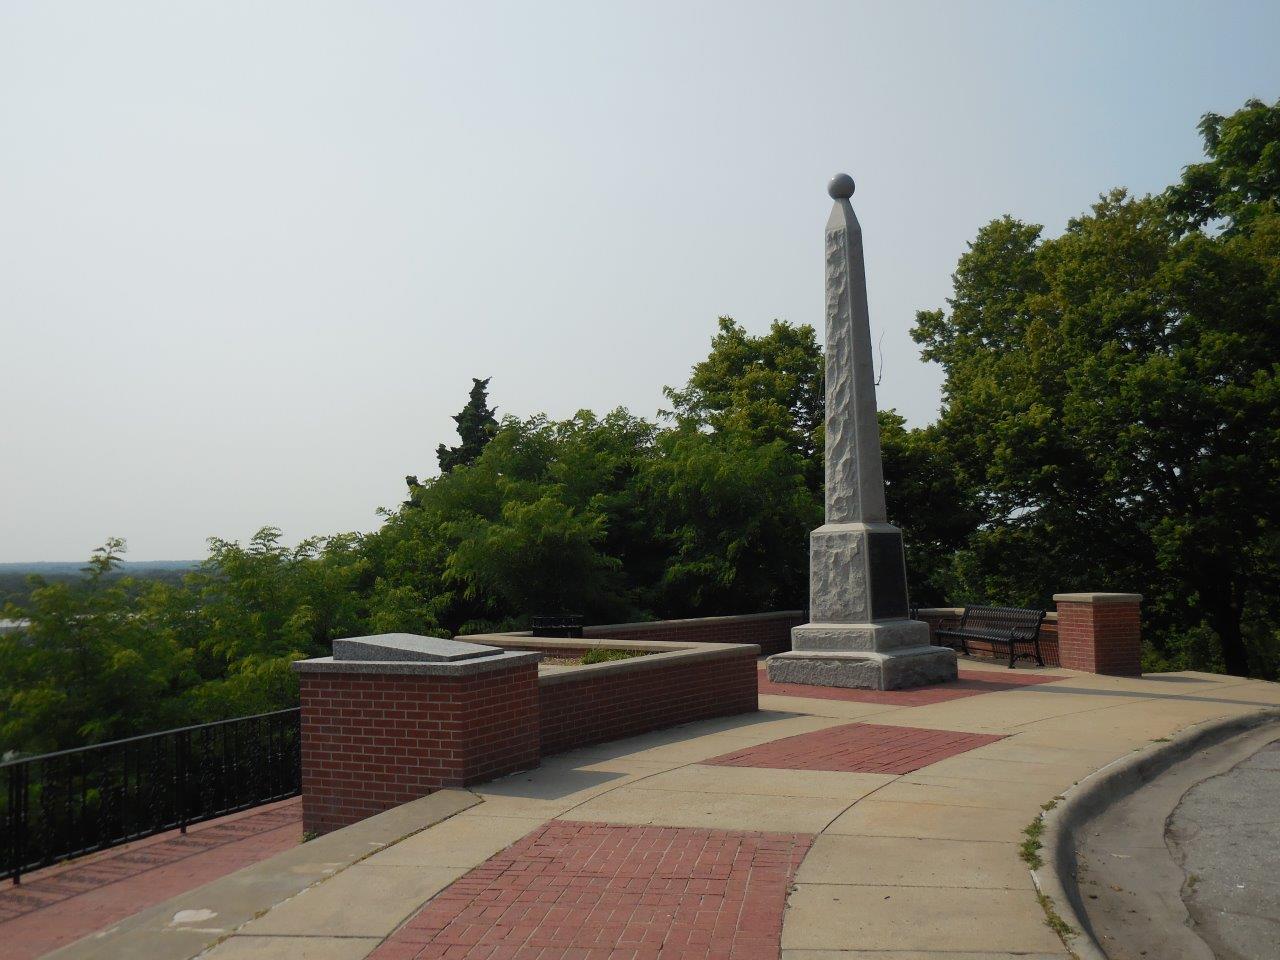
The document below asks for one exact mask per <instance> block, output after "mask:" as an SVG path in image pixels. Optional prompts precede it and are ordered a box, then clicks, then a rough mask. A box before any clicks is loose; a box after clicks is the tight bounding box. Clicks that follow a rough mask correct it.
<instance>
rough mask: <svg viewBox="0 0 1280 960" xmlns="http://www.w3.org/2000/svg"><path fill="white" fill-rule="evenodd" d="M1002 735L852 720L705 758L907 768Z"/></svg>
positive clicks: (854, 769)
mask: <svg viewBox="0 0 1280 960" xmlns="http://www.w3.org/2000/svg"><path fill="white" fill-rule="evenodd" d="M1002 739H1004V738H1003V736H998V735H990V734H981V733H956V732H955V731H953V730H929V729H925V728H921V727H890V726H885V725H882V724H878V723H847V724H843V725H841V726H838V727H828V728H827V729H825V730H815V731H814V732H812V733H802V734H799V735H797V736H794V737H784V738H783V739H781V740H773V741H771V742H769V743H762V744H760V745H759V746H756V747H748V748H747V749H745V750H735V751H734V752H733V753H726V754H723V755H721V756H719V757H713V758H711V759H710V760H704V761H702V762H703V763H708V764H713V765H716V766H722V767H767V768H770V769H775V770H834V771H837V772H840V773H891V774H903V773H910V772H911V771H913V770H919V769H920V768H921V767H925V766H928V765H929V764H931V763H937V762H938V761H939V760H945V759H947V757H954V756H955V755H956V754H960V753H966V752H968V751H969V750H972V749H974V748H975V747H981V746H983V745H984V744H988V743H994V742H995V741H996V740H1002Z"/></svg>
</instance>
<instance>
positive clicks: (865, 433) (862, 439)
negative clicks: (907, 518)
mask: <svg viewBox="0 0 1280 960" xmlns="http://www.w3.org/2000/svg"><path fill="white" fill-rule="evenodd" d="M826 254H827V316H826V336H827V355H826V356H827V364H826V366H827V455H826V469H827V497H826V521H827V523H877V522H878V523H884V522H886V521H887V520H888V517H887V515H886V513H885V508H884V471H883V467H882V466H881V460H880V422H879V420H878V419H877V418H876V383H875V366H874V365H873V363H872V356H871V318H870V315H869V313H868V311H867V277H866V267H865V264H864V261H863V256H862V227H861V226H860V225H859V224H858V218H857V216H856V215H855V214H854V212H853V205H852V204H851V203H849V201H848V200H845V199H839V200H836V203H835V206H834V207H833V208H832V210H831V216H830V217H829V218H828V219H827V237H826Z"/></svg>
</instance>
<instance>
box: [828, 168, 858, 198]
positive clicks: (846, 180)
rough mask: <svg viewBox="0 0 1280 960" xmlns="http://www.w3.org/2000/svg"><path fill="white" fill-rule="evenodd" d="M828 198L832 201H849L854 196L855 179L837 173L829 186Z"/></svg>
mask: <svg viewBox="0 0 1280 960" xmlns="http://www.w3.org/2000/svg"><path fill="white" fill-rule="evenodd" d="M827 196H829V197H830V198H831V199H832V200H848V199H849V198H850V197H852V196H853V177H851V176H849V175H848V174H847V173H837V174H836V175H835V176H834V177H832V178H831V181H830V182H829V183H828V184H827Z"/></svg>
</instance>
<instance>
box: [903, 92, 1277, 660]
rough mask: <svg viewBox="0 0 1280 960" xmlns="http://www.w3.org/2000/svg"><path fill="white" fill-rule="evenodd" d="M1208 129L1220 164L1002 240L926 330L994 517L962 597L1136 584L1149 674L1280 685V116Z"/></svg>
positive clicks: (975, 248)
mask: <svg viewBox="0 0 1280 960" xmlns="http://www.w3.org/2000/svg"><path fill="white" fill-rule="evenodd" d="M1201 129H1202V131H1203V132H1204V134H1205V148H1206V152H1207V153H1208V154H1209V156H1210V160H1209V162H1208V163H1205V164H1196V165H1192V166H1190V167H1188V168H1187V171H1186V173H1185V175H1184V177H1183V180H1182V182H1181V183H1180V184H1178V185H1177V186H1175V187H1173V188H1171V189H1170V190H1169V191H1168V192H1166V194H1164V195H1163V196H1161V197H1145V198H1134V197H1130V196H1129V195H1127V194H1126V193H1125V192H1123V191H1113V192H1112V193H1109V194H1107V195H1105V196H1104V197H1102V198H1101V199H1100V200H1099V201H1098V203H1097V204H1095V205H1094V207H1093V209H1092V210H1091V212H1090V213H1088V214H1086V215H1084V216H1081V217H1079V218H1076V219H1074V220H1072V221H1071V222H1070V223H1069V224H1068V225H1067V229H1066V230H1065V231H1064V232H1063V233H1062V234H1061V235H1060V236H1058V237H1054V238H1045V237H1044V236H1043V231H1042V228H1040V227H1039V226H1036V225H1032V224H1024V223H1021V222H1018V221H1016V220H1013V219H1012V218H1008V217H1006V218H1003V219H1001V220H997V221H995V222H993V223H991V224H989V225H988V226H986V227H984V228H983V229H982V230H981V231H979V233H978V236H977V238H976V239H975V240H974V242H973V243H972V244H970V247H969V250H968V252H966V253H965V255H964V256H963V257H961V260H960V263H959V265H958V267H957V270H956V273H955V276H954V282H955V295H954V297H953V298H952V300H951V303H950V310H949V311H941V310H939V311H932V312H922V313H920V314H919V315H918V318H917V326H916V328H915V336H916V339H917V340H918V341H919V342H920V343H921V344H923V346H924V355H925V356H926V357H927V358H929V359H932V360H935V361H937V362H938V363H940V364H941V365H942V366H943V368H944V369H945V371H946V374H947V379H946V385H945V388H944V399H945V406H944V413H943V416H942V418H941V421H940V422H939V424H938V425H937V430H938V432H939V434H940V435H941V436H942V437H943V438H944V442H945V443H946V445H947V446H948V447H949V449H950V450H951V451H952V454H953V455H954V457H955V460H956V462H957V463H958V464H959V465H960V469H961V473H962V477H963V482H964V484H965V485H966V486H967V487H969V488H970V489H972V490H973V491H975V493H976V495H977V497H978V504H979V506H980V512H981V522H980V523H978V524H977V526H976V529H975V530H974V532H973V534H972V536H971V537H970V538H969V542H968V544H967V545H966V547H965V548H964V549H963V550H962V551H960V552H959V553H958V554H957V555H956V557H955V558H954V565H953V571H952V577H953V589H952V591H951V592H952V595H953V597H955V598H956V599H957V600H964V599H977V598H983V599H992V598H995V597H1003V598H1007V599H1008V600H1010V601H1017V602H1036V603H1043V602H1045V601H1046V600H1047V599H1048V597H1049V595H1050V594H1052V593H1053V592H1054V591H1055V590H1069V589H1084V588H1088V589H1095V590H1097V589H1108V588H1111V589H1126V590H1137V591H1139V592H1142V593H1144V594H1145V595H1146V597H1147V609H1148V618H1149V623H1148V628H1149V629H1148V635H1149V636H1150V637H1151V638H1152V641H1153V643H1152V650H1151V659H1152V662H1153V663H1170V664H1174V665H1178V666H1198V667H1211V668H1219V669H1222V668H1225V669H1226V670H1228V671H1229V672H1232V673H1240V674H1244V673H1254V674H1258V675H1264V676H1274V675H1275V672H1276V668H1277V660H1276V648H1277V636H1276V633H1275V627H1274V625H1273V624H1274V613H1275V601H1274V599H1273V598H1274V596H1275V587H1276V583H1277V575H1278V574H1280V552H1278V551H1277V547H1278V546H1280V542H1278V541H1277V535H1276V529H1277V520H1280V507H1278V504H1280V483H1278V476H1280V475H1278V474H1277V471H1276V464H1277V462H1280V216H1278V215H1277V212H1276V208H1275V200H1276V188H1277V183H1278V181H1277V180H1276V178H1275V177H1274V175H1273V174H1274V172H1275V171H1274V169H1273V168H1274V166H1275V163H1276V160H1277V157H1280V107H1265V106H1264V105H1262V104H1260V103H1257V102H1251V103H1250V104H1247V105H1246V107H1245V108H1244V109H1243V110H1242V111H1240V112H1239V113H1238V114H1235V115H1233V116H1232V117H1228V118H1222V117H1216V116H1212V115H1210V116H1208V117H1206V118H1205V120H1204V122H1203V123H1202V128H1201ZM1211 220H1216V221H1220V224H1221V226H1222V227H1223V229H1222V230H1220V231H1216V232H1206V231H1204V230H1201V229H1197V227H1199V226H1200V225H1203V224H1205V223H1208V222H1209V221H1211Z"/></svg>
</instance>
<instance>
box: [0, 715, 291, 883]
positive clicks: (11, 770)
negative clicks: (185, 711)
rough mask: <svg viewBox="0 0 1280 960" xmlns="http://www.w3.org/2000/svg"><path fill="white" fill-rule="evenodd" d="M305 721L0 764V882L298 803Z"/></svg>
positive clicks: (263, 719) (224, 728)
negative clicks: (291, 800) (261, 808)
mask: <svg viewBox="0 0 1280 960" xmlns="http://www.w3.org/2000/svg"><path fill="white" fill-rule="evenodd" d="M300 714H301V711H300V710H299V709H298V708H297V707H294V708H293V709H291V710H277V711H276V712H274V713H263V714H259V715H258V716H254V717H238V718H236V719H234V720H221V721H218V722H217V723H205V724H201V725H199V726H195V727H183V728H181V729H178V730H165V731H163V732H162V733H153V734H148V735H146V736H141V737H130V738H129V739H127V740H115V741H113V742H111V743H100V744H97V745H96V746H92V747H82V748H79V749H75V750H63V751H60V752H58V753H46V754H42V755H41V756H38V757H26V758H24V759H21V760H11V761H9V762H8V763H3V764H0V829H2V830H3V834H0V843H2V844H3V847H2V848H0V879H3V878H6V877H10V878H12V879H13V882H14V883H17V882H18V879H19V878H20V877H21V876H22V874H24V873H29V872H30V871H32V870H36V869H39V868H40V867H46V866H49V865H50V864H53V863H58V862H59V861H62V860H69V859H71V858H72V857H78V856H83V855H84V854H86V853H92V852H94V851H95V850H105V849H106V848H108V847H113V846H116V845H118V844H121V843H128V842H129V841H131V840H140V839H142V838H143V837H149V836H152V835H153V834H157V833H162V832H164V831H166V830H174V829H179V830H183V831H184V832H185V830H186V828H187V825H188V824H192V823H199V822H200V821H202V820H211V819H213V818H214V817H221V816H225V815H226V814H229V813H235V812H237V811H239V810H247V809H249V808H250V807H256V806H258V805H259V804H263V803H271V802H273V801H275V800H284V799H286V798H288V797H293V796H297V795H298V793H299V792H300V790H301V787H302V759H301V735H300Z"/></svg>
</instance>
